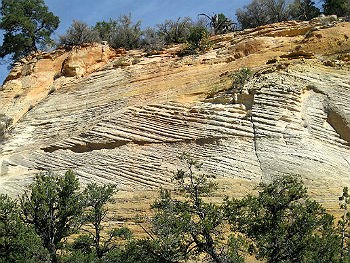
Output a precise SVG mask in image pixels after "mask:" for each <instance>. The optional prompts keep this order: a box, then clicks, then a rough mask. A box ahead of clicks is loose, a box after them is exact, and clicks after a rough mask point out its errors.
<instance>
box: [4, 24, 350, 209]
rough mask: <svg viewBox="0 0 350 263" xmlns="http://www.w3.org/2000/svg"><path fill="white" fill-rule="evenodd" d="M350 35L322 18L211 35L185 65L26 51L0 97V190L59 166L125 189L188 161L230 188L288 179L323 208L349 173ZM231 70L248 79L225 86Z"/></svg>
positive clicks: (116, 54)
mask: <svg viewBox="0 0 350 263" xmlns="http://www.w3.org/2000/svg"><path fill="white" fill-rule="evenodd" d="M349 32H350V23H349V22H340V21H328V20H326V19H325V18H323V19H315V20H313V21H310V22H295V21H290V22H284V23H278V24H272V25H267V26H262V27H259V28H255V29H249V30H245V31H242V32H235V33H231V34H227V35H221V36H215V37H213V38H212V39H211V41H212V43H213V46H212V48H211V49H210V50H209V51H208V52H206V53H205V54H200V55H195V56H185V57H179V56H178V55H177V52H178V51H179V50H180V49H181V46H173V47H171V48H168V49H167V50H165V51H163V52H159V53H157V54H153V55H150V54H145V53H144V52H142V51H138V50H132V51H125V50H122V49H119V50H114V49H112V48H110V47H108V46H107V45H103V44H94V45H86V46H81V47H74V48H72V49H71V50H64V49H59V50H56V51H54V52H51V53H39V54H33V55H32V56H30V57H27V58H25V59H23V60H22V61H20V62H18V63H17V65H16V66H15V67H14V68H13V70H12V71H11V73H10V75H9V76H8V77H7V79H6V81H5V83H4V84H3V86H2V88H1V90H0V105H1V108H0V141H1V142H0V192H2V193H9V194H16V193H18V191H21V189H22V188H23V187H24V186H25V185H27V184H28V183H29V182H30V181H31V178H32V176H33V175H34V174H35V173H38V172H40V171H42V170H52V171H57V172H64V171H66V170H67V169H73V170H74V171H76V173H77V174H78V175H79V177H80V178H81V179H82V181H84V182H89V181H99V182H113V183H116V184H117V185H118V187H119V188H120V189H125V190H134V189H153V188H158V187H160V186H163V187H168V186H171V184H172V183H171V176H172V171H173V170H174V169H175V168H176V167H178V164H179V161H178V159H177V156H178V155H180V154H181V153H183V152H187V153H189V154H191V155H192V156H193V157H194V158H196V159H198V160H200V161H201V162H203V171H204V172H207V173H213V174H215V175H217V176H218V177H219V178H221V179H222V180H223V181H225V180H227V181H230V182H235V181H236V182H239V186H238V185H237V186H235V187H237V192H240V191H241V192H242V191H245V190H244V189H245V188H244V186H243V185H244V184H247V185H251V184H255V183H257V182H259V181H260V180H270V179H271V178H272V177H273V176H275V175H277V174H282V175H283V174H298V175H301V176H302V177H303V179H304V181H305V183H306V184H307V186H308V187H309V189H310V192H311V194H312V195H314V196H315V197H316V198H318V199H319V201H324V202H330V203H333V204H336V203H337V196H338V194H339V193H341V189H342V187H343V186H345V185H348V184H349V174H350V148H349V143H350V107H349V105H350V53H349V52H350V39H349V38H350V33H349ZM243 67H249V68H251V69H252V70H253V72H254V74H253V77H252V78H251V79H250V80H249V81H248V82H247V83H246V84H245V85H244V87H242V89H240V90H235V89H232V88H231V84H232V72H235V71H237V70H239V69H240V68H243ZM228 185H229V184H228ZM230 185H231V184H230ZM233 185H234V184H233Z"/></svg>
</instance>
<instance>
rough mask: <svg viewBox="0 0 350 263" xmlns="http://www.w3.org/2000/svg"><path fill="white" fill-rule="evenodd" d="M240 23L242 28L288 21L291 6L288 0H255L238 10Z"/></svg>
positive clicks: (237, 14)
mask: <svg viewBox="0 0 350 263" xmlns="http://www.w3.org/2000/svg"><path fill="white" fill-rule="evenodd" d="M236 16H237V20H238V23H239V25H240V27H241V28H242V29H246V28H253V27H257V26H262V25H266V24H271V23H276V22H281V21H286V20H288V19H289V8H288V5H287V1H286V0H253V1H252V2H251V3H250V4H248V5H246V6H244V7H243V9H238V10H237V11H236Z"/></svg>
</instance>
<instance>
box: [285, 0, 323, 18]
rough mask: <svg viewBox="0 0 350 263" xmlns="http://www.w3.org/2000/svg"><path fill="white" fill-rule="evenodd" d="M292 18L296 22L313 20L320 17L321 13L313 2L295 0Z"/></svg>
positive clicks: (291, 8)
mask: <svg viewBox="0 0 350 263" xmlns="http://www.w3.org/2000/svg"><path fill="white" fill-rule="evenodd" d="M289 9H290V17H291V19H295V20H306V21H308V20H311V19H312V18H314V17H317V16H319V15H320V13H321V11H320V9H319V8H317V7H316V6H315V2H313V1H312V0H295V1H294V2H293V3H292V4H291V5H290V6H289Z"/></svg>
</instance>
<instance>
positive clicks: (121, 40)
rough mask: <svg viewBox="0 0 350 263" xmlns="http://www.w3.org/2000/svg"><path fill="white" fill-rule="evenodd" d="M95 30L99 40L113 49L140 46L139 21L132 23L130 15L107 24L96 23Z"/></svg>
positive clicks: (140, 31) (140, 32)
mask: <svg viewBox="0 0 350 263" xmlns="http://www.w3.org/2000/svg"><path fill="white" fill-rule="evenodd" d="M95 29H96V30H97V31H98V32H99V35H100V37H101V39H102V40H103V41H107V42H108V44H109V45H110V46H111V47H113V48H125V49H134V48H139V47H140V46H141V36H142V30H141V21H137V22H136V23H133V21H132V18H131V14H129V15H123V16H121V17H119V18H118V19H117V20H110V21H109V22H98V23H97V24H96V25H95Z"/></svg>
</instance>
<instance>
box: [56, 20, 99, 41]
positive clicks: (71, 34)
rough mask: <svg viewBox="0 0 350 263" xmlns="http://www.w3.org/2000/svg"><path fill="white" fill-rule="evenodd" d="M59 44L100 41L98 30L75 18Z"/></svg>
mask: <svg viewBox="0 0 350 263" xmlns="http://www.w3.org/2000/svg"><path fill="white" fill-rule="evenodd" d="M59 38H60V39H59V44H60V45H65V46H75V45H82V44H86V43H95V42H100V41H101V39H100V38H99V35H98V32H97V31H96V30H94V29H93V28H91V27H89V26H88V25H87V24H86V23H84V22H81V21H76V20H74V21H73V23H72V25H71V27H70V28H68V30H67V32H66V34H65V35H62V36H60V37H59Z"/></svg>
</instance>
